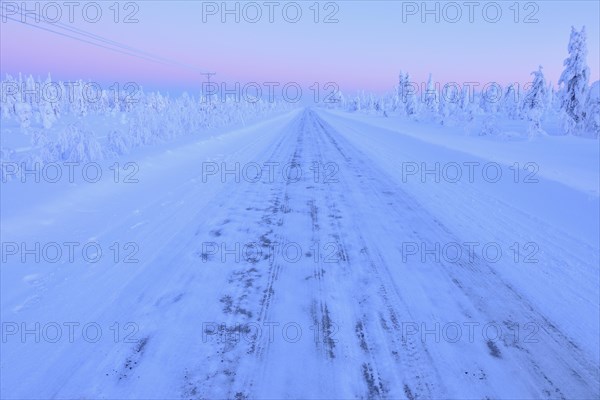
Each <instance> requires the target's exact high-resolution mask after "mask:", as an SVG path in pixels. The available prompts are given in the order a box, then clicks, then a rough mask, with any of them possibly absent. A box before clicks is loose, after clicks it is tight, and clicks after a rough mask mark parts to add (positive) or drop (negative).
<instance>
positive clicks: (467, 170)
mask: <svg viewBox="0 0 600 400" xmlns="http://www.w3.org/2000/svg"><path fill="white" fill-rule="evenodd" d="M115 4H117V3H115ZM215 4H216V3H215ZM327 4H334V3H327ZM307 9H308V8H307ZM324 10H327V8H324ZM8 11H9V9H8V8H4V9H3V12H4V13H7V12H8ZM305 11H306V10H305ZM17 22H18V21H17ZM3 29H4V26H3ZM73 32H75V31H73ZM3 34H4V33H3ZM88 38H92V37H91V36H89V37H88ZM565 39H566V37H565ZM23 40H24V39H23ZM90 40H91V39H90ZM565 42H566V40H565ZM102 43H104V44H109V45H111V46H112V44H110V43H109V42H107V41H104V42H102ZM344 43H345V42H344ZM594 43H597V41H595V42H594ZM565 44H566V43H565ZM561 46H562V47H561V49H562V50H566V49H565V48H566V46H564V45H561ZM586 55H587V50H586V33H585V30H584V29H580V30H578V29H575V28H573V30H572V31H571V36H570V40H569V46H568V53H566V52H565V54H564V57H567V58H566V60H565V62H564V65H563V68H564V71H563V72H562V74H561V76H560V79H559V81H558V82H557V83H556V84H553V83H551V82H549V81H548V80H547V79H546V78H545V76H544V71H543V69H542V68H541V67H540V68H535V70H534V72H533V73H532V75H531V77H530V78H531V82H530V84H529V85H527V88H526V89H524V88H523V87H517V86H515V85H510V84H506V85H500V84H497V85H493V86H492V89H491V90H489V91H481V90H475V91H472V92H470V91H469V90H468V88H467V87H465V86H463V87H460V88H459V90H447V89H448V86H447V85H443V84H442V85H440V84H439V83H438V82H436V81H434V80H433V78H432V76H431V75H429V79H428V80H426V81H425V82H421V84H419V83H418V82H414V81H413V80H412V79H411V77H410V75H409V74H407V73H405V72H400V74H399V75H396V77H390V78H389V80H390V83H391V84H390V87H392V89H391V90H388V91H386V92H377V91H369V90H359V91H349V90H348V91H344V90H341V89H339V90H338V88H336V89H335V90H333V91H331V92H329V91H328V92H327V95H326V96H323V97H321V98H320V99H318V101H306V99H303V100H304V101H300V102H292V101H289V98H286V97H285V96H276V98H274V99H270V98H269V99H267V98H265V97H261V96H257V97H252V98H250V99H249V98H248V97H244V96H242V97H237V98H236V96H235V95H234V96H230V95H227V96H221V94H220V93H219V94H215V93H209V94H208V95H207V94H206V93H205V92H202V91H199V90H197V87H192V88H191V89H190V91H189V93H188V92H185V93H184V92H177V93H175V92H173V93H168V92H165V91H158V90H150V89H142V88H141V87H140V88H136V90H135V91H134V92H131V91H130V90H129V89H127V88H125V87H123V88H120V89H117V90H112V89H111V90H108V89H107V88H106V87H104V88H101V89H100V90H98V91H95V89H96V87H97V86H98V87H99V85H98V84H96V83H93V82H92V81H88V80H77V81H73V82H75V83H76V84H75V85H73V82H71V84H70V85H71V87H70V88H69V85H67V83H66V82H65V81H63V80H59V79H54V78H53V77H52V76H51V75H47V76H46V75H42V76H35V75H30V74H28V73H27V74H25V73H23V74H19V73H18V72H16V73H6V74H4V73H3V74H2V77H1V79H2V81H1V84H2V96H1V101H0V122H1V129H0V165H1V170H0V172H1V173H0V177H1V179H2V180H1V186H0V204H1V207H0V219H1V226H0V235H1V254H0V256H1V267H0V320H1V324H2V329H1V336H2V338H1V343H0V346H1V347H0V398H2V399H157V400H158V399H236V400H243V399H248V400H249V399H408V400H417V399H598V398H600V341H599V337H600V317H599V315H600V271H599V266H600V139H599V134H600V82H598V81H595V82H593V79H590V76H596V75H597V71H592V72H590V68H589V67H588V66H587V64H586V63H585V57H586ZM560 62H561V60H558V61H557V63H559V64H560ZM237 68H241V66H238V67H237ZM398 69H399V68H398ZM593 74H596V75H593ZM74 78H76V77H74ZM209 78H210V75H209ZM213 79H216V78H213ZM596 79H597V78H596ZM86 88H87V89H93V90H92V91H91V92H90V91H87V89H86ZM423 88H424V89H423ZM71 90H72V91H71ZM305 90H306V89H305ZM328 90H329V89H328ZM69 91H70V95H69V96H68V97H66V96H62V97H61V98H60V99H58V97H60V96H58V95H60V94H64V93H67V92H69ZM307 92H308V93H311V92H310V91H307ZM132 93H133V94H132ZM32 94H40V95H39V96H35V95H32ZM57 96H58V97H57ZM309 97H310V96H309ZM91 98H93V101H90V99H91ZM57 99H58V100H57ZM311 100H313V99H312V98H311Z"/></svg>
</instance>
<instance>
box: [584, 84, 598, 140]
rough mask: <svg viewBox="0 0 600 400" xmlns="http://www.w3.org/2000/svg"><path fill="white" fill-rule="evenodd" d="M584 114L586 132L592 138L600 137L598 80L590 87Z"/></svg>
mask: <svg viewBox="0 0 600 400" xmlns="http://www.w3.org/2000/svg"><path fill="white" fill-rule="evenodd" d="M586 114H587V121H586V129H587V132H588V134H589V135H590V136H592V137H593V138H595V139H598V138H599V137H600V81H596V82H594V83H593V84H592V86H591V87H590V90H589V92H588V100H587V107H586Z"/></svg>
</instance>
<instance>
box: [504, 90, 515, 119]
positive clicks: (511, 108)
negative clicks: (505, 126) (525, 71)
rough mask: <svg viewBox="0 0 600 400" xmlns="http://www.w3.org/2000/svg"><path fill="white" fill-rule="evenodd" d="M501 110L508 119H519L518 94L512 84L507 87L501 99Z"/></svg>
mask: <svg viewBox="0 0 600 400" xmlns="http://www.w3.org/2000/svg"><path fill="white" fill-rule="evenodd" d="M502 108H503V109H504V113H505V114H506V116H507V117H508V118H510V119H517V118H519V93H517V90H516V89H515V84H514V83H512V84H510V85H508V88H507V89H506V93H505V94H504V96H503V97H502Z"/></svg>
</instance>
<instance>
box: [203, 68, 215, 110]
mask: <svg viewBox="0 0 600 400" xmlns="http://www.w3.org/2000/svg"><path fill="white" fill-rule="evenodd" d="M216 74H217V73H216V72H202V73H201V75H206V81H207V83H208V87H209V88H210V77H211V76H213V75H216ZM210 96H211V94H209V95H208V96H207V97H208V103H209V104H210V103H211V97H210Z"/></svg>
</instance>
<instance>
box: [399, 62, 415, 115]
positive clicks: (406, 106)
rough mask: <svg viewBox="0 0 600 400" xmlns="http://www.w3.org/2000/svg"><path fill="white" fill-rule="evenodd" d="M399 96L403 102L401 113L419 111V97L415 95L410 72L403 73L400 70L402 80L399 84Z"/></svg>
mask: <svg viewBox="0 0 600 400" xmlns="http://www.w3.org/2000/svg"><path fill="white" fill-rule="evenodd" d="M398 97H399V99H400V102H401V104H402V105H401V107H400V108H401V114H403V115H408V116H411V115H415V114H416V113H417V111H418V106H417V98H416V95H415V91H414V87H413V83H412V82H411V81H410V75H409V74H408V72H407V73H406V74H404V75H403V74H402V72H400V82H399V84H398Z"/></svg>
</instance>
